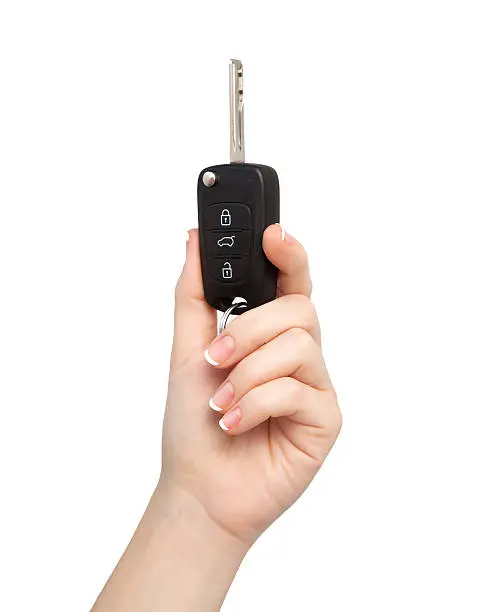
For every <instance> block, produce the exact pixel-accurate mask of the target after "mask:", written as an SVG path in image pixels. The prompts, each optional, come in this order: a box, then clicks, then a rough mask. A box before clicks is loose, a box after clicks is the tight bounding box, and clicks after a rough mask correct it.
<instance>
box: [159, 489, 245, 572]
mask: <svg viewBox="0 0 477 612" xmlns="http://www.w3.org/2000/svg"><path fill="white" fill-rule="evenodd" d="M147 513H150V514H151V520H153V521H155V523H156V526H157V529H161V530H163V529H166V528H167V529H169V530H170V531H171V533H175V534H177V535H178V536H180V537H184V536H187V537H188V538H192V540H193V541H194V542H197V544H200V543H201V542H203V543H204V545H205V546H206V549H205V550H208V551H209V554H210V553H212V552H215V553H216V554H218V555H220V556H221V557H226V558H227V559H229V560H230V561H231V562H234V561H235V562H237V563H238V564H240V562H241V561H242V559H243V557H244V556H245V555H246V553H247V551H248V549H249V544H248V543H246V542H244V541H243V540H241V539H240V538H239V537H237V536H236V535H235V534H233V533H231V532H230V531H229V530H227V529H226V528H225V527H224V526H222V525H220V524H218V523H217V522H216V521H214V520H213V519H212V518H211V517H210V515H209V514H208V512H207V510H206V509H205V508H204V506H203V505H202V503H201V502H200V501H199V500H198V499H197V498H196V497H195V496H194V495H193V494H192V493H189V491H187V490H185V489H183V488H182V487H178V486H176V485H174V484H171V483H170V482H168V481H167V480H166V479H164V478H162V477H161V479H160V481H159V483H158V485H157V487H156V490H155V491H154V493H153V496H152V499H151V502H150V504H149V508H148V510H147Z"/></svg>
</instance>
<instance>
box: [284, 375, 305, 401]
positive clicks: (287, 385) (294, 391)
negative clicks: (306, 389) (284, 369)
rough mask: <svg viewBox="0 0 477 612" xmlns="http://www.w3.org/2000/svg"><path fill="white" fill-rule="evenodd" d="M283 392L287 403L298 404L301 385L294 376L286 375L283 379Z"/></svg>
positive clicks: (301, 393)
mask: <svg viewBox="0 0 477 612" xmlns="http://www.w3.org/2000/svg"><path fill="white" fill-rule="evenodd" d="M283 394H284V396H285V397H286V398H287V403H289V404H290V405H291V406H295V405H297V406H298V405H300V403H301V399H302V397H303V387H302V385H301V384H300V383H299V382H298V381H297V380H296V378H292V377H291V376H287V377H286V378H284V379H283Z"/></svg>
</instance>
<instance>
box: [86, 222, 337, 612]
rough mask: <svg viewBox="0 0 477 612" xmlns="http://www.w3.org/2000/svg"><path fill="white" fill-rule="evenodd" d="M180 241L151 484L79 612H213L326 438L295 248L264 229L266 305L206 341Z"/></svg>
mask: <svg viewBox="0 0 477 612" xmlns="http://www.w3.org/2000/svg"><path fill="white" fill-rule="evenodd" d="M188 235H189V240H188V242H187V247H186V262H185V265H184V269H183V271H182V274H181V277H180V279H179V281H178V283H177V287H176V308H175V328H174V344H173V348H172V355H171V369H170V378H169V392H168V399H167V406H166V412H165V419H164V429H163V461H162V472H161V476H160V479H159V482H158V485H157V488H156V490H155V491H154V493H153V495H152V498H151V501H150V503H149V506H148V508H147V509H146V512H145V514H144V516H143V518H142V520H141V523H140V525H139V527H138V529H137V530H136V533H135V534H134V537H133V538H132V540H131V542H130V544H129V546H128V548H127V550H126V551H125V553H124V555H123V557H122V559H121V560H120V562H119V564H118V566H117V567H116V569H115V570H114V572H113V574H112V576H111V578H110V579H109V581H108V583H107V584H106V586H105V588H104V589H103V592H102V593H101V595H100V596H99V598H98V600H97V602H96V604H95V605H94V607H93V612H133V611H134V612H158V611H160V612H166V611H167V612H169V611H172V610H174V612H192V611H193V612H215V611H217V610H220V607H221V605H222V603H223V601H224V598H225V596H226V594H227V591H228V589H229V587H230V584H231V583H232V581H233V579H234V576H235V574H236V572H237V569H238V568H239V566H240V563H241V561H242V560H243V558H244V556H245V555H246V553H247V551H248V550H249V548H250V547H251V546H252V544H253V543H254V541H255V540H256V539H257V538H258V537H259V536H260V534H261V533H262V532H263V531H264V530H265V529H266V528H267V527H268V526H269V525H270V524H271V523H272V522H273V521H275V520H276V519H277V518H278V517H279V516H280V514H282V513H283V512H284V511H285V510H286V509H287V508H289V507H290V506H291V505H292V504H293V503H294V502H295V501H296V500H297V498H298V497H299V496H300V495H301V494H302V493H303V491H304V490H305V489H306V487H307V486H308V485H309V483H310V482H311V480H312V479H313V477H314V476H315V474H316V473H317V471H318V470H319V469H320V467H321V465H322V464H323V461H324V460H325V458H326V456H327V455H328V453H329V451H330V450H331V448H332V446H333V444H334V442H335V440H336V437H337V436H338V433H339V431H340V427H341V414H340V410H339V408H338V404H337V400H336V394H335V391H334V389H333V386H332V383H331V380H330V378H329V375H328V372H327V369H326V366H325V363H324V361H323V356H322V352H321V339H320V329H319V324H318V319H317V315H316V312H315V309H314V307H313V305H312V303H311V301H310V294H311V281H310V275H309V270H308V261H307V256H306V252H305V250H304V249H303V247H302V245H301V244H300V243H299V242H298V241H297V240H296V239H295V238H293V237H292V236H290V235H289V234H285V237H284V239H283V234H282V230H281V228H280V226H278V225H274V226H270V227H269V228H268V229H267V230H266V231H265V233H264V237H263V248H264V251H265V253H266V255H267V257H268V258H269V259H270V261H271V262H272V263H273V264H274V265H275V266H277V268H278V269H279V279H278V288H277V299H276V300H274V301H273V302H270V303H268V304H265V305H264V306H261V307H259V308H256V309H253V310H250V311H248V312H246V313H244V314H242V315H241V316H239V317H237V318H236V319H234V320H233V321H232V322H231V323H230V325H229V326H228V327H227V328H226V330H225V331H224V332H222V334H220V335H219V336H218V337H216V334H217V323H216V313H215V311H214V310H213V309H212V308H210V307H209V306H208V304H207V303H206V302H205V300H204V295H203V288H202V278H201V272H200V259H199V248H198V234H197V230H191V231H190V232H189V233H188Z"/></svg>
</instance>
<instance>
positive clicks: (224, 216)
mask: <svg viewBox="0 0 477 612" xmlns="http://www.w3.org/2000/svg"><path fill="white" fill-rule="evenodd" d="M220 225H221V226H222V227H227V226H229V225H232V217H231V216H230V211H229V209H228V208H224V209H223V210H222V212H221V213H220Z"/></svg>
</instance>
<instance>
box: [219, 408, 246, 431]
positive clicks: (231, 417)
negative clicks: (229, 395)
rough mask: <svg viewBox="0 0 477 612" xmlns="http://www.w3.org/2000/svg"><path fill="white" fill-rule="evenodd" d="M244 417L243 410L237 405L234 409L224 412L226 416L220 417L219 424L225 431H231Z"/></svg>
mask: <svg viewBox="0 0 477 612" xmlns="http://www.w3.org/2000/svg"><path fill="white" fill-rule="evenodd" d="M241 419H242V411H241V410H240V406H235V408H234V409H233V410H230V411H229V412H227V414H224V416H223V417H222V418H221V419H220V421H219V425H220V427H221V429H223V430H224V431H230V430H231V429H232V427H235V425H238V424H239V423H240V421H241Z"/></svg>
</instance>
